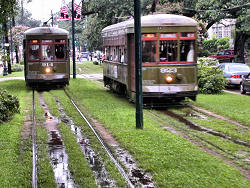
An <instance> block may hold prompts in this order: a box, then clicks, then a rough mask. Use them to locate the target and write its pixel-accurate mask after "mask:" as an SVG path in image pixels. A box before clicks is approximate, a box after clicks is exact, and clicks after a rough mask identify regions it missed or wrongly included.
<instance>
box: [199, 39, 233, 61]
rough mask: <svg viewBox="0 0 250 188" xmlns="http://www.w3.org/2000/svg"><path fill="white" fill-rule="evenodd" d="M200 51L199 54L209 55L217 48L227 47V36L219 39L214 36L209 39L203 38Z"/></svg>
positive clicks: (217, 49)
mask: <svg viewBox="0 0 250 188" xmlns="http://www.w3.org/2000/svg"><path fill="white" fill-rule="evenodd" d="M202 44H203V45H202V46H203V49H202V52H201V54H200V56H205V57H207V56H210V55H212V54H215V53H216V52H218V51H219V50H223V49H227V48H229V37H224V38H221V39H217V38H216V37H213V38H212V39H211V40H204V41H203V42H202Z"/></svg>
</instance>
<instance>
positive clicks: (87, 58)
mask: <svg viewBox="0 0 250 188" xmlns="http://www.w3.org/2000/svg"><path fill="white" fill-rule="evenodd" d="M81 58H82V59H83V61H84V60H85V61H88V60H89V53H88V52H81Z"/></svg>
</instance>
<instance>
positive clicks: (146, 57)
mask: <svg viewBox="0 0 250 188" xmlns="http://www.w3.org/2000/svg"><path fill="white" fill-rule="evenodd" d="M155 46H156V41H142V62H156V57H155V54H156V48H155Z"/></svg>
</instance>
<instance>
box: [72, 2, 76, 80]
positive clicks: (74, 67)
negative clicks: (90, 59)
mask: <svg viewBox="0 0 250 188" xmlns="http://www.w3.org/2000/svg"><path fill="white" fill-rule="evenodd" d="M72 48H73V56H72V59H73V78H76V52H75V10H74V0H72Z"/></svg>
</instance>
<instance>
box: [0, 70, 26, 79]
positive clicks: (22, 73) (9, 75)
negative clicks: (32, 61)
mask: <svg viewBox="0 0 250 188" xmlns="http://www.w3.org/2000/svg"><path fill="white" fill-rule="evenodd" d="M8 77H24V71H22V72H12V73H11V74H8V75H7V76H3V74H0V78H8Z"/></svg>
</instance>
